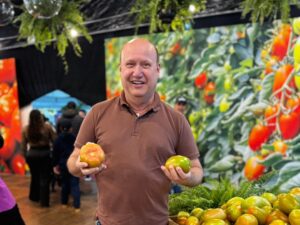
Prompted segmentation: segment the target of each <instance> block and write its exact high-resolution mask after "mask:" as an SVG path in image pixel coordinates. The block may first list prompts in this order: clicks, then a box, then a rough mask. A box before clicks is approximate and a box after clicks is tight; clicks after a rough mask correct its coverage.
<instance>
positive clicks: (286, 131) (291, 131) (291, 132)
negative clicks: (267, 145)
mask: <svg viewBox="0 0 300 225" xmlns="http://www.w3.org/2000/svg"><path fill="white" fill-rule="evenodd" d="M299 126H300V121H299V116H298V114H297V113H295V112H291V113H288V114H282V115H281V116H280V117H279V127H280V131H281V136H282V138H283V139H285V140H286V139H291V138H293V137H295V136H297V134H298V133H299V128H300V127H299Z"/></svg>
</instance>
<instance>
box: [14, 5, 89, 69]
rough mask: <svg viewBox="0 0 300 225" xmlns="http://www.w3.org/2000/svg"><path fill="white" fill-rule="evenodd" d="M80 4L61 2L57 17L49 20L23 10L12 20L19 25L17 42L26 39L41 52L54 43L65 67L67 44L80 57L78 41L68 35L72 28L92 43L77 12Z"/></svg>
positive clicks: (81, 17)
mask: <svg viewBox="0 0 300 225" xmlns="http://www.w3.org/2000/svg"><path fill="white" fill-rule="evenodd" d="M82 2H83V1H82V0H76V1H67V0H63V3H62V7H61V10H60V12H59V13H58V15H56V16H54V17H52V18H50V19H38V18H36V17H34V16H32V15H31V14H29V13H28V12H27V10H26V9H25V8H23V12H22V13H21V14H20V15H19V16H18V17H16V19H15V20H14V23H20V26H19V36H18V40H20V39H26V40H27V42H28V43H31V42H32V43H34V45H35V47H36V48H37V49H38V50H40V51H42V52H44V51H45V48H46V47H47V46H49V45H51V44H52V43H54V44H55V47H56V48H57V51H58V55H59V56H60V57H62V58H63V59H64V62H65V65H66V61H65V54H66V49H67V48H68V46H69V44H71V45H72V46H73V49H74V52H75V54H76V55H77V56H80V55H81V51H82V50H81V47H80V45H79V43H78V39H77V38H76V37H72V36H71V34H70V30H71V29H72V28H73V29H76V31H77V32H78V33H79V35H82V36H83V37H85V38H86V39H87V40H88V41H89V42H92V37H91V36H90V35H89V33H88V30H87V28H86V27H85V25H84V24H83V22H84V18H83V15H82V13H81V12H80V10H79V5H80V4H81V3H82ZM54 41H56V42H54ZM66 66H67V65H66Z"/></svg>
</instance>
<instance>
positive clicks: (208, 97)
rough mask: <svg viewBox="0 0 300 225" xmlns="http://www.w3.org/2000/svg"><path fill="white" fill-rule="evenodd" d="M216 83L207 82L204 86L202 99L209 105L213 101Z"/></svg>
mask: <svg viewBox="0 0 300 225" xmlns="http://www.w3.org/2000/svg"><path fill="white" fill-rule="evenodd" d="M215 91H216V85H215V83H214V82H209V83H208V84H207V85H206V86H205V88H204V101H205V102H206V103H207V104H208V105H211V104H213V103H214V98H215Z"/></svg>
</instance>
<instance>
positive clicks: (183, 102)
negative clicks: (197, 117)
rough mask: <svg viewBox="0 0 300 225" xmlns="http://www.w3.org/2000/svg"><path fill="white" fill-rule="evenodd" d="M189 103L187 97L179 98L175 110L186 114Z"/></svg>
mask: <svg viewBox="0 0 300 225" xmlns="http://www.w3.org/2000/svg"><path fill="white" fill-rule="evenodd" d="M186 104H187V101H186V99H185V97H179V98H177V99H176V102H175V105H174V109H175V110H176V111H178V112H181V113H182V114H185V110H186Z"/></svg>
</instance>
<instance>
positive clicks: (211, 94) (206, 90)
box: [194, 71, 216, 105]
mask: <svg viewBox="0 0 300 225" xmlns="http://www.w3.org/2000/svg"><path fill="white" fill-rule="evenodd" d="M194 84H195V86H196V87H197V88H198V89H199V90H202V89H203V99H204V101H205V102H206V104H207V105H212V104H213V103H214V98H215V93H216V84H215V83H214V82H212V81H209V82H208V79H207V72H206V71H203V72H201V73H199V74H198V76H197V77H196V78H195V80H194Z"/></svg>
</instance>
